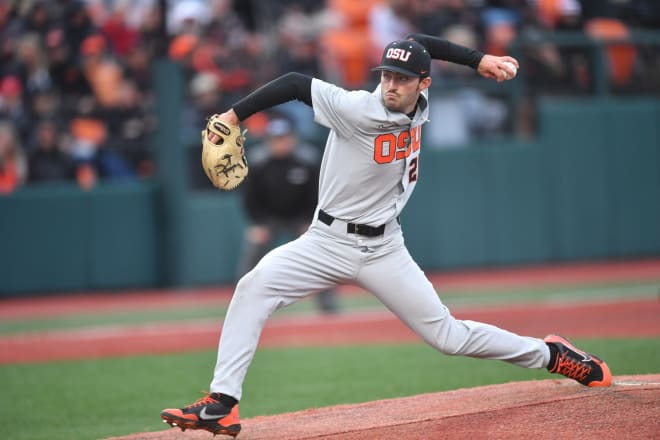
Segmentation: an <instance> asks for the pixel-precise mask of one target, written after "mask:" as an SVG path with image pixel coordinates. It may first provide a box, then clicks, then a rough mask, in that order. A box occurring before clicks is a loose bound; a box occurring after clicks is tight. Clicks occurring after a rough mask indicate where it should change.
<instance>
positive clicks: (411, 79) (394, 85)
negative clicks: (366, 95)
mask: <svg viewBox="0 0 660 440" xmlns="http://www.w3.org/2000/svg"><path fill="white" fill-rule="evenodd" d="M430 84H431V78H418V77H415V76H407V75H404V74H402V73H397V72H392V71H390V70H383V71H382V72H381V74H380V91H381V94H382V96H383V102H384V103H385V107H387V109H388V110H392V111H398V112H402V113H410V112H411V111H413V110H414V109H415V104H416V103H417V99H418V98H419V94H420V93H422V90H424V89H426V88H428V86H429V85H430Z"/></svg>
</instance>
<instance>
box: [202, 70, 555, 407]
mask: <svg viewBox="0 0 660 440" xmlns="http://www.w3.org/2000/svg"><path fill="white" fill-rule="evenodd" d="M312 103H313V109H314V117H315V120H316V121H317V122H318V123H320V124H322V125H324V126H326V127H328V128H330V134H329V136H328V140H327V144H326V147H325V152H324V156H323V162H322V169H321V177H320V187H319V202H318V207H317V210H316V213H315V216H314V218H313V220H312V224H311V226H310V228H309V230H308V231H307V232H306V233H305V234H303V235H302V236H301V237H299V238H298V239H296V240H294V241H292V242H289V243H287V244H285V245H283V246H280V247H278V248H276V249H274V250H272V251H271V252H269V253H268V254H267V255H266V256H265V257H264V258H263V259H262V260H261V261H260V262H259V263H258V264H257V265H256V266H255V268H254V269H253V270H252V271H250V272H249V273H248V274H246V275H245V276H244V277H243V278H241V280H240V281H239V282H238V284H237V286H236V291H235V293H234V296H233V298H232V301H231V304H230V306H229V309H228V311H227V316H226V318H225V322H224V325H223V329H222V334H221V337H220V345H219V349H218V360H217V363H216V367H215V370H214V376H213V381H212V382H211V385H210V389H211V392H218V393H223V394H226V395H229V396H233V397H235V398H236V399H239V400H240V398H241V394H242V385H243V380H244V378H245V374H246V373H247V369H248V367H249V365H250V362H251V361H252V358H253V356H254V353H255V351H256V349H257V345H258V342H259V337H260V335H261V331H262V329H263V326H264V325H265V323H266V320H267V319H268V317H269V316H270V315H271V314H272V313H273V312H274V311H275V310H277V309H278V308H281V307H284V306H286V305H289V304H291V303H293V302H295V301H297V300H299V299H301V298H303V297H306V296H308V295H310V294H313V293H317V292H320V291H323V290H327V289H331V288H333V287H335V286H337V285H339V284H345V283H350V284H355V285H357V286H360V287H362V288H364V289H365V290H367V291H368V292H370V293H372V294H373V295H375V296H376V297H377V298H378V299H379V300H380V301H381V302H382V303H383V304H384V305H385V306H386V307H387V308H388V309H389V310H391V311H392V313H394V314H395V315H396V316H397V317H398V318H400V319H401V321H402V322H403V323H405V324H406V325H407V326H408V327H410V328H411V329H412V330H413V331H414V332H416V333H417V334H418V335H419V336H420V337H421V338H422V339H423V340H424V341H425V342H427V343H428V344H430V345H431V346H433V347H434V348H436V349H437V350H439V351H440V352H442V353H446V354H450V355H463V356H471V357H477V358H484V359H500V360H504V361H507V362H511V363H513V364H516V365H520V366H524V367H528V368H542V367H545V366H546V365H547V364H548V362H549V359H550V353H549V350H548V347H547V346H546V344H545V343H544V342H543V341H542V340H541V339H537V338H530V337H523V336H519V335H516V334H514V333H511V332H508V331H505V330H502V329H500V328H497V327H494V326H492V325H488V324H483V323H479V322H474V321H466V320H457V319H455V318H454V317H453V316H452V315H451V313H450V312H449V310H448V309H447V307H445V305H444V304H443V303H442V301H441V300H440V299H439V298H438V295H437V293H436V291H435V289H434V287H433V285H432V284H431V283H430V281H429V280H428V279H427V278H426V276H425V275H424V272H423V271H422V270H421V269H420V268H419V266H418V265H417V263H416V262H415V261H414V260H413V258H412V257H411V256H410V254H409V252H408V250H407V249H406V246H405V244H404V240H403V235H402V232H401V226H400V225H399V222H398V221H397V217H398V215H399V214H400V212H401V210H402V209H403V207H404V205H405V204H406V202H407V200H408V198H409V197H410V194H411V193H412V190H413V189H414V186H415V183H416V182H417V180H418V178H419V171H420V169H419V155H420V152H421V150H422V148H421V126H422V124H424V122H426V121H427V120H428V101H427V95H426V93H423V94H422V95H421V97H420V100H419V101H418V106H417V110H416V113H415V115H414V116H413V117H412V118H410V117H408V116H407V115H405V114H402V113H398V112H391V111H389V110H388V109H387V108H386V107H385V106H384V104H383V101H382V98H381V93H380V89H376V90H375V91H374V92H373V93H369V92H366V91H346V90H344V89H342V88H339V87H336V86H334V85H331V84H329V83H326V82H323V81H321V80H318V79H314V80H313V81H312ZM356 224H357V226H356ZM363 227H366V228H367V229H369V227H372V228H378V229H377V231H378V233H375V234H367V235H364V234H362V233H360V230H361V228H363Z"/></svg>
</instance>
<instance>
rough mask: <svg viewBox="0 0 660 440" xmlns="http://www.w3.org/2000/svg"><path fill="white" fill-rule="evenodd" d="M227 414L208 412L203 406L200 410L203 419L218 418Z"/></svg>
mask: <svg viewBox="0 0 660 440" xmlns="http://www.w3.org/2000/svg"><path fill="white" fill-rule="evenodd" d="M226 415H227V414H219V415H216V414H207V413H206V407H204V408H202V410H201V411H200V412H199V418H200V419H202V420H218V419H221V418H223V417H225V416H226Z"/></svg>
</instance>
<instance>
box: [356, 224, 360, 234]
mask: <svg viewBox="0 0 660 440" xmlns="http://www.w3.org/2000/svg"><path fill="white" fill-rule="evenodd" d="M355 233H356V234H358V235H360V225H358V224H357V223H356V224H355Z"/></svg>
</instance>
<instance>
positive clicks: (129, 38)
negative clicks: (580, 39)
mask: <svg viewBox="0 0 660 440" xmlns="http://www.w3.org/2000/svg"><path fill="white" fill-rule="evenodd" d="M164 5H165V6H166V10H163V9H162V7H163V6H164ZM633 28H634V29H637V28H642V29H644V28H646V29H660V2H658V1H657V0H325V1H322V0H316V1H315V0H253V1H238V0H236V1H232V0H160V1H159V0H86V1H82V0H51V1H43V0H21V1H18V0H15V1H12V0H0V59H1V62H0V194H1V193H10V192H12V191H14V190H15V189H16V188H18V187H20V186H21V185H25V184H32V183H39V182H52V181H71V182H74V183H76V184H78V185H79V186H81V187H83V188H91V187H93V186H94V185H95V184H96V182H98V181H100V180H113V179H144V178H149V177H150V176H152V175H153V173H154V169H155V166H154V151H153V146H152V144H151V134H152V133H153V130H154V129H155V126H156V121H155V118H154V115H153V105H154V104H153V103H154V96H153V90H152V84H151V67H152V66H153V64H154V62H155V61H156V60H158V59H160V58H164V57H167V58H169V59H170V60H172V61H174V62H176V63H179V64H180V65H181V66H182V68H183V72H184V75H185V76H184V78H185V81H186V85H187V89H186V100H185V102H186V108H185V110H184V112H183V118H182V133H183V135H182V136H183V139H182V140H181V141H182V144H185V143H192V142H195V141H196V140H197V139H198V137H199V130H200V127H202V126H203V125H204V121H205V118H206V117H207V116H208V115H209V114H210V113H214V112H217V111H219V110H221V109H223V108H225V107H226V106H227V105H229V104H230V103H231V102H233V101H234V100H236V99H237V98H238V97H242V96H244V95H245V94H246V93H247V92H249V91H251V90H253V89H255V88H256V87H258V86H259V85H261V84H263V83H264V82H266V81H268V80H270V79H273V78H275V77H276V76H278V75H280V74H282V73H285V72H288V71H298V72H302V73H305V74H309V75H313V76H318V77H321V78H324V79H326V80H328V81H332V82H335V83H337V84H340V85H343V86H345V87H347V88H358V87H367V86H371V85H372V84H373V81H374V79H375V78H374V76H373V74H371V73H370V70H369V68H370V67H371V66H373V65H375V64H376V63H377V62H378V59H379V57H380V54H381V49H382V48H383V47H384V46H385V45H386V44H387V42H389V41H391V40H393V39H397V38H400V37H402V36H403V35H405V34H406V33H408V32H413V31H414V32H422V33H427V34H432V35H438V36H442V37H446V38H448V39H450V40H452V41H455V42H457V43H460V44H463V45H466V46H470V47H474V48H478V49H480V50H482V51H484V52H488V53H492V54H496V55H503V54H506V53H508V50H509V49H508V48H509V45H510V44H511V42H513V41H514V40H515V39H516V38H518V37H519V36H521V35H525V36H528V37H531V38H533V37H534V35H541V34H542V32H544V31H556V30H572V31H579V32H585V33H589V34H590V35H596V36H598V35H606V34H607V33H609V34H612V33H614V34H616V32H619V34H618V35H619V36H621V35H625V32H626V31H627V30H629V29H633ZM621 32H624V34H621ZM624 57H625V56H624ZM529 59H530V64H529V65H526V66H525V69H526V71H527V72H529V73H530V74H532V75H538V76H539V77H543V78H544V81H549V82H550V83H552V80H561V81H565V80H570V81H573V82H574V81H582V82H588V81H589V78H588V73H585V68H584V66H583V65H581V63H584V59H583V58H581V57H580V53H579V51H578V52H575V51H574V52H570V51H569V52H568V53H566V52H562V51H559V50H557V49H556V48H554V47H553V46H552V45H543V46H542V49H541V50H535V51H534V53H533V54H532V55H531V56H530V57H529ZM569 59H570V60H569ZM581 60H582V61H581ZM569 61H570V62H569ZM629 64H630V63H629ZM569 66H570V67H569ZM622 69H623V71H622V72H619V73H620V75H621V77H622V78H623V79H624V80H625V79H626V71H625V69H626V68H625V66H624V67H623V68H622ZM629 69H630V67H628V70H629ZM628 73H629V72H628ZM433 74H434V76H435V77H436V78H437V82H438V83H442V81H456V80H458V81H461V80H462V79H464V78H467V77H470V78H471V77H473V76H474V75H472V72H470V71H468V70H466V69H465V68H462V67H460V66H453V65H451V64H449V63H443V62H438V63H437V65H436V67H435V68H434V71H433ZM628 77H629V75H628ZM585 87H588V85H585ZM483 99H484V97H483V96H475V95H474V94H469V93H468V94H467V95H465V96H463V99H461V101H460V102H461V105H464V106H467V108H468V109H472V110H469V111H470V112H471V113H472V114H477V113H480V112H481V113H485V116H486V119H484V117H483V116H482V118H481V121H480V124H481V128H478V127H477V128H474V129H476V130H479V129H481V130H488V126H489V125H488V124H491V125H493V124H496V123H497V118H498V116H497V112H494V113H493V112H491V113H493V114H492V115H490V116H489V112H488V111H487V110H488V109H493V108H495V109H496V106H488V105H484V102H486V101H484V100H483ZM486 104H487V102H486ZM448 107H450V106H448ZM282 110H283V111H284V112H289V113H290V114H289V116H290V117H291V118H293V119H294V120H296V121H297V122H301V123H299V124H297V125H298V126H299V127H300V129H301V130H302V132H303V135H307V134H309V135H312V134H313V133H311V132H306V130H312V128H310V126H309V123H310V122H311V118H308V117H306V116H307V115H303V114H301V111H302V112H304V111H305V110H300V108H299V107H296V106H289V107H287V106H284V107H283V109H282ZM493 121H495V122H493ZM248 125H249V128H250V130H251V132H252V133H253V135H256V136H257V137H258V136H259V135H260V134H263V133H264V131H265V127H266V126H267V121H266V120H265V117H263V118H262V117H259V116H256V117H253V118H250V121H249V122H248Z"/></svg>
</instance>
